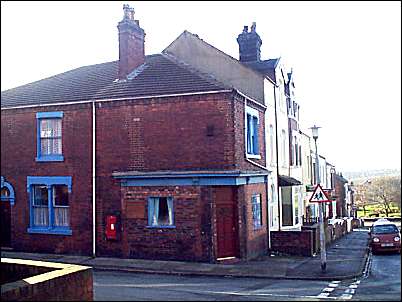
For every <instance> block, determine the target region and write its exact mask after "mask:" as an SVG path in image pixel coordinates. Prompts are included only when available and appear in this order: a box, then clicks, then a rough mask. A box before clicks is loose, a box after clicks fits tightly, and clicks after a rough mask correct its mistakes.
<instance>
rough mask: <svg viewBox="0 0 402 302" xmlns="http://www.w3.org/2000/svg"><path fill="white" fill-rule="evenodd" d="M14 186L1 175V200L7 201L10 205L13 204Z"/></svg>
mask: <svg viewBox="0 0 402 302" xmlns="http://www.w3.org/2000/svg"><path fill="white" fill-rule="evenodd" d="M14 195H15V194H14V188H13V186H12V185H11V184H10V183H8V182H7V181H5V179H4V177H3V176H1V201H6V202H9V203H10V205H12V206H13V205H14V200H15V197H14Z"/></svg>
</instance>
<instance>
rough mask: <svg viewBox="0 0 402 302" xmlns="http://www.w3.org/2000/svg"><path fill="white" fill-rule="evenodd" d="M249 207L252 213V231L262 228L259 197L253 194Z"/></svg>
mask: <svg viewBox="0 0 402 302" xmlns="http://www.w3.org/2000/svg"><path fill="white" fill-rule="evenodd" d="M251 206H252V212H253V225H254V230H257V229H260V228H261V227H262V211H261V195H260V194H255V195H253V196H252V197H251Z"/></svg>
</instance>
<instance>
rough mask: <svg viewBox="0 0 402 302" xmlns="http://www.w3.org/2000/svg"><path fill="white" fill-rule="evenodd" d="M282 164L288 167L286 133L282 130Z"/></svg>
mask: <svg viewBox="0 0 402 302" xmlns="http://www.w3.org/2000/svg"><path fill="white" fill-rule="evenodd" d="M281 151H282V166H284V167H286V133H285V130H282V150H281Z"/></svg>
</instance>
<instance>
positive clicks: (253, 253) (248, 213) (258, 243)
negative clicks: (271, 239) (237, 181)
mask: <svg viewBox="0 0 402 302" xmlns="http://www.w3.org/2000/svg"><path fill="white" fill-rule="evenodd" d="M254 194H260V195H261V212H262V226H261V228H259V229H254V223H253V211H252V204H251V198H252V196H253V195H254ZM238 196H239V198H238V199H239V200H238V202H239V213H240V215H239V217H240V219H239V220H242V222H243V223H240V226H241V227H240V236H241V239H240V251H241V256H242V258H246V259H252V258H256V257H258V256H260V255H263V254H266V252H267V249H268V240H267V215H266V214H267V213H266V211H267V208H266V201H267V199H266V189H265V184H264V183H260V184H249V185H244V186H241V187H239V191H238Z"/></svg>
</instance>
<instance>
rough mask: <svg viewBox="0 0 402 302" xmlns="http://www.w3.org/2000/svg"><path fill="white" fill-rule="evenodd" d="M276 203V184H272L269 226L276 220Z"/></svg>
mask: <svg viewBox="0 0 402 302" xmlns="http://www.w3.org/2000/svg"><path fill="white" fill-rule="evenodd" d="M274 203H275V186H274V185H271V200H270V204H269V226H270V227H273V226H274V221H275V220H276V218H275V216H274Z"/></svg>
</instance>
